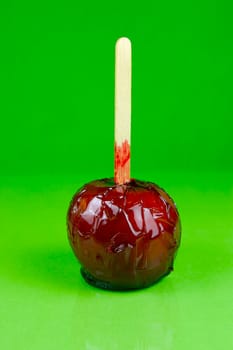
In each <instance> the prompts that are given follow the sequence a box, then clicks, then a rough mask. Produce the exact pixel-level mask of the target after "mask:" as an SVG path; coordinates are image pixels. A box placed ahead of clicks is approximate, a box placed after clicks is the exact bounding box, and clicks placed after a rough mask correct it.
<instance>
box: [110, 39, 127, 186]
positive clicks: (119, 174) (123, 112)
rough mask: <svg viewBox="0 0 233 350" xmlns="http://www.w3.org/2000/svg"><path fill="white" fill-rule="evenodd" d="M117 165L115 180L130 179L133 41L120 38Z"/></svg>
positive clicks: (116, 116)
mask: <svg viewBox="0 0 233 350" xmlns="http://www.w3.org/2000/svg"><path fill="white" fill-rule="evenodd" d="M115 54H116V56H115V161H114V164H115V167H114V180H115V182H116V184H119V185H122V184H124V183H127V182H129V181H130V134H131V42H130V40H129V39H128V38H120V39H118V40H117V42H116V52H115Z"/></svg>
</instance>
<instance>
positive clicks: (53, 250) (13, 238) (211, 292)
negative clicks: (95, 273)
mask: <svg viewBox="0 0 233 350" xmlns="http://www.w3.org/2000/svg"><path fill="white" fill-rule="evenodd" d="M231 175H232V174H230V173H228V174H226V173H212V174H210V173H209V174H200V173H199V174H197V173H196V174H195V173H192V174H191V173H190V174H185V173H184V174H183V175H182V174H178V175H177V174H176V173H174V174H172V179H176V178H177V176H178V177H179V179H180V184H178V181H177V184H175V183H174V182H173V180H172V181H171V179H170V181H169V178H168V176H167V178H166V176H165V175H164V174H158V178H160V177H163V179H164V180H163V185H164V187H166V189H167V190H168V192H170V194H171V195H172V196H173V197H174V198H175V200H176V202H177V204H178V207H179V210H180V213H181V217H182V224H183V236H182V245H181V248H180V251H179V253H178V256H177V260H176V264H175V271H174V273H172V274H171V275H169V276H168V277H166V278H164V279H163V280H162V281H160V282H159V283H157V284H155V285H154V286H152V287H150V288H147V289H144V290H138V291H131V292H111V291H104V290H99V289H95V288H93V287H91V286H89V285H87V284H86V283H85V282H84V281H83V279H82V278H81V275H80V273H79V265H78V263H77V261H76V260H75V258H74V256H73V253H72V251H71V249H70V247H69V245H68V240H67V237H66V226H65V216H66V210H67V207H68V203H69V200H70V198H71V196H72V194H73V192H74V191H75V189H76V186H77V187H78V186H79V183H76V179H74V178H71V177H66V178H61V177H57V178H56V177H55V178H54V177H53V178H52V177H14V178H13V177H11V178H1V180H2V181H1V191H0V194H1V196H0V208H1V213H2V215H1V232H2V234H1V238H0V239H1V246H2V247H3V249H2V252H1V256H0V272H1V279H0V284H1V288H0V291H1V292H0V293H1V319H0V329H1V343H2V344H3V345H2V347H3V348H4V349H14V348H18V349H21V348H22V349H25V348H32V349H41V348H50V349H53V348H54V349H55V348H56V349H64V348H65V347H66V348H67V347H68V348H69V349H96V350H104V349H113V350H114V349H161V350H166V349H169V350H170V349H171V350H172V349H194V348H197V347H198V348H199V349H216V350H217V349H220V348H221V347H222V344H223V343H224V347H225V348H227V349H229V348H230V347H231V343H232V342H231V340H232V337H231V328H230V319H231V316H232V313H231V311H232V310H231V308H230V298H231V290H232V279H231V277H232V232H233V222H232V212H233V183H232V181H231V178H232V177H231ZM181 177H182V179H181ZM190 178H192V179H193V181H192V183H189V179H190ZM197 178H198V181H197V180H196V182H195V181H194V179H197ZM210 178H211V181H209V184H207V180H208V179H210ZM223 179H224V181H223ZM152 180H153V181H154V179H152ZM12 330H13V332H14V336H11V333H10V332H12Z"/></svg>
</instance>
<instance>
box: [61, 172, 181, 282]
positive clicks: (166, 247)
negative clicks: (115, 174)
mask: <svg viewBox="0 0 233 350" xmlns="http://www.w3.org/2000/svg"><path fill="white" fill-rule="evenodd" d="M67 224H68V237H69V240H70V244H71V246H72V248H73V250H74V252H75V254H76V256H77V258H78V260H79V261H80V263H81V265H82V274H83V276H84V277H85V279H86V280H87V281H88V282H89V283H92V284H94V285H96V286H99V287H102V288H109V289H130V288H142V287H146V286H148V285H150V284H152V283H154V282H155V281H157V280H158V279H159V278H161V277H162V276H164V275H166V274H168V273H169V272H170V271H171V270H172V269H173V260H174V256H175V253H176V250H177V248H178V246H179V243H180V220H179V214H178V212H177V209H176V206H175V204H174V202H173V201H172V199H171V198H170V197H169V196H168V194H167V193H166V192H165V191H164V190H162V189H161V188H159V187H158V186H157V185H155V184H154V183H151V182H143V181H138V180H131V181H130V182H129V183H127V184H124V185H116V184H115V183H114V180H113V179H102V180H97V181H92V182H90V183H88V184H86V185H84V186H83V187H82V188H81V189H80V190H79V191H78V192H77V193H76V194H75V195H74V197H73V200H72V202H71V204H70V207H69V210H68V215H67Z"/></svg>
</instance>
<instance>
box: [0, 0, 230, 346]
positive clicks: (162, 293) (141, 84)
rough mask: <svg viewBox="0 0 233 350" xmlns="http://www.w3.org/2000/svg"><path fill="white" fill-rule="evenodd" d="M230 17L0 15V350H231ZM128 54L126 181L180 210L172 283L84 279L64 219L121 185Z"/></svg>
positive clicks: (31, 6)
mask: <svg viewBox="0 0 233 350" xmlns="http://www.w3.org/2000/svg"><path fill="white" fill-rule="evenodd" d="M232 14H233V11H232V5H231V2H230V1H229V2H227V1H220V0H219V1H178V2H175V1H174V2H173V1H166V2H163V1H159V2H157V3H153V5H152V3H146V2H145V3H143V4H142V3H138V4H137V3H136V2H135V3H134V4H133V3H130V2H128V3H126V2H117V3H112V4H111V3H110V2H109V3H106V4H104V3H99V2H98V3H97V2H96V3H91V2H89V3H88V4H87V5H83V4H79V3H78V2H71V1H64V2H53V1H48V2H46V1H33V2H26V1H8V2H6V3H5V4H1V11H0V17H1V18H0V45H1V55H0V81H1V91H0V99H1V103H0V218H1V220H0V247H1V254H0V315H1V317H0V344H1V348H2V349H6V350H8V349H10V350H11V349H16V348H17V349H32V350H34V349H51V350H52V349H57V350H58V349H78V350H105V349H111V350H118V349H121V350H127V349H132V350H182V349H197V348H198V349H200V350H202V349H205V350H206V349H213V350H217V349H222V348H224V349H230V348H232V347H233V339H232V335H231V329H232V326H233V324H232V322H231V320H232V317H233V310H232V287H233V283H232V272H233V269H232V251H233V249H232V248H233V244H232V233H233V141H232V130H233V104H232V81H233V24H232ZM120 36H128V37H129V38H130V39H131V40H132V44H133V96H132V101H133V110H132V177H136V178H139V179H142V180H143V179H146V180H151V181H154V182H157V183H158V184H160V185H161V186H162V187H164V188H165V189H166V190H167V191H168V192H169V194H171V196H172V197H173V198H174V199H175V201H176V203H177V206H178V209H179V211H180V214H181V220H182V228H183V236H182V245H181V248H180V251H179V254H178V257H177V260H176V264H175V272H174V273H172V274H171V275H169V276H168V277H166V278H165V279H163V280H162V281H161V282H159V283H158V284H156V285H154V286H152V287H151V288H148V289H145V290H140V291H135V292H126V293H119V292H108V291H102V290H98V289H95V288H93V287H91V286H89V285H87V284H85V282H84V281H83V280H82V279H81V276H80V274H79V266H78V264H77V262H76V260H75V258H74V256H73V253H72V251H71V249H70V247H69V245H68V241H67V237H66V225H65V216H66V211H67V207H68V204H69V201H70V199H71V197H72V195H73V193H74V192H75V191H76V190H77V188H79V186H81V185H82V184H83V183H84V182H87V181H89V180H92V179H94V178H102V177H108V176H112V174H113V120H114V119H113V118H114V45H115V41H116V40H117V38H118V37H120Z"/></svg>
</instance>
